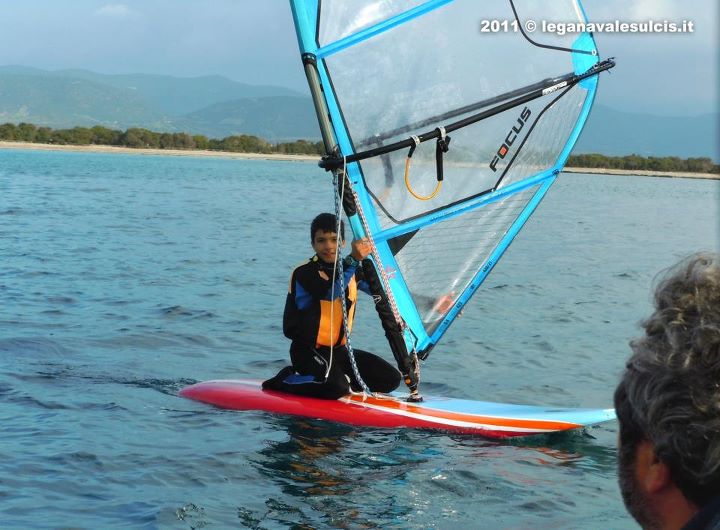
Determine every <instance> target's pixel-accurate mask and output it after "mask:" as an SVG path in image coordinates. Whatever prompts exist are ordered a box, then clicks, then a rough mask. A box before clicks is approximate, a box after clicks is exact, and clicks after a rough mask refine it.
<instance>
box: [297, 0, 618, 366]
mask: <svg viewBox="0 0 720 530" xmlns="http://www.w3.org/2000/svg"><path fill="white" fill-rule="evenodd" d="M290 3H291V7H292V12H293V17H294V22H295V27H296V30H297V36H298V43H299V47H300V53H301V57H302V59H303V64H304V65H305V71H306V74H307V76H308V80H309V83H310V88H311V92H312V94H313V98H314V102H315V106H316V110H317V113H318V119H319V122H320V126H321V131H322V132H323V139H324V142H325V146H326V150H327V151H328V157H326V158H325V160H324V162H323V163H322V165H323V166H324V167H326V168H328V169H332V170H333V171H337V172H340V173H341V174H345V175H347V179H348V182H349V185H350V186H351V188H352V192H353V197H354V199H355V207H356V208H355V209H356V211H352V212H350V216H349V219H350V223H351V226H352V229H353V233H354V235H355V237H362V236H370V237H371V238H372V240H373V245H374V252H373V259H374V261H375V265H376V268H377V269H378V271H379V272H380V275H381V277H382V280H383V285H384V288H385V291H386V293H387V294H388V297H389V298H390V299H391V302H392V305H393V308H394V310H395V313H396V317H397V318H398V319H399V320H401V321H402V325H403V327H404V329H405V341H406V344H407V347H408V350H409V351H411V352H417V353H418V354H419V355H420V356H421V357H423V356H424V355H426V354H427V353H428V352H429V351H430V349H431V348H432V347H433V346H434V345H435V344H436V343H437V342H438V340H439V339H440V337H441V336H442V335H443V334H444V333H445V331H446V330H447V329H448V327H449V326H450V324H451V323H452V322H453V320H454V319H455V318H456V317H457V315H458V314H459V312H460V311H461V310H462V308H463V306H464V305H465V304H466V303H467V302H468V300H469V299H470V297H471V296H472V295H473V294H474V293H475V291H476V290H477V289H478V287H479V286H480V285H481V284H482V283H483V281H484V280H485V278H486V277H487V275H488V274H489V272H490V271H491V270H492V269H493V267H494V266H495V264H496V263H497V262H498V260H499V259H500V258H501V256H502V255H503V253H504V252H505V250H506V249H507V248H508V246H509V245H510V243H511V242H512V240H513V238H514V237H515V236H516V235H517V234H518V232H519V231H520V230H521V228H522V226H523V225H524V223H525V222H526V221H527V219H528V218H529V217H530V215H531V214H532V213H533V211H534V210H535V208H536V207H537V206H538V204H539V203H540V201H541V200H542V198H543V197H544V195H545V194H546V193H547V191H548V189H549V188H550V186H551V185H552V184H553V182H554V181H555V179H556V178H557V175H558V173H559V172H560V171H561V170H562V168H563V166H564V164H565V162H566V160H567V157H568V156H569V154H570V151H571V149H572V147H573V145H574V144H575V142H576V140H577V138H578V136H579V134H580V132H581V130H582V128H583V125H584V124H585V121H586V119H587V117H588V114H589V112H590V109H591V107H592V103H593V99H594V96H595V92H596V90H597V83H598V74H599V73H600V72H601V71H603V70H607V69H609V68H611V67H612V66H613V65H614V63H613V62H612V61H611V60H605V61H600V59H599V56H598V53H597V49H596V47H595V41H594V39H593V37H592V35H590V34H588V33H581V34H564V35H558V34H553V33H540V32H532V31H531V30H532V28H533V24H536V25H539V24H540V23H541V21H543V20H544V21H547V22H562V23H570V22H575V23H577V22H586V21H587V20H586V17H585V14H584V11H583V9H582V6H581V5H580V3H579V2H578V1H575V0H552V1H548V0H545V1H538V0H514V1H513V0H483V1H482V2H478V1H477V0H425V1H422V0H353V1H352V2H348V1H344V0H322V1H320V0H290Z"/></svg>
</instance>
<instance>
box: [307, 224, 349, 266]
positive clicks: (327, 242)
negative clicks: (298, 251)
mask: <svg viewBox="0 0 720 530" xmlns="http://www.w3.org/2000/svg"><path fill="white" fill-rule="evenodd" d="M338 243H339V244H340V248H342V247H343V245H344V244H345V242H344V241H342V240H340V241H338V235H337V233H336V232H326V231H325V230H317V231H316V232H315V235H314V236H313V241H312V248H313V250H314V251H315V253H316V254H317V256H318V258H320V259H321V260H322V261H324V262H325V263H327V264H330V265H332V264H333V263H335V253H336V252H337V246H338Z"/></svg>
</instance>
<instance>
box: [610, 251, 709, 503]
mask: <svg viewBox="0 0 720 530" xmlns="http://www.w3.org/2000/svg"><path fill="white" fill-rule="evenodd" d="M642 325H643V327H644V329H645V336H643V337H641V338H638V339H636V340H633V341H631V342H630V346H631V348H632V350H633V354H632V356H631V357H630V360H629V361H628V363H627V366H626V370H625V372H624V374H623V377H622V380H621V381H620V384H619V385H618V387H617V389H616V391H615V409H616V411H617V415H618V420H619V422H620V454H619V458H620V461H621V467H622V462H625V463H627V462H633V461H634V454H635V448H636V446H637V444H638V443H639V442H641V441H642V440H648V441H650V442H651V443H652V444H653V446H654V448H655V452H656V455H657V457H658V458H659V459H660V460H661V461H662V462H664V463H665V464H666V465H667V466H668V467H669V469H670V473H671V475H672V478H673V482H674V483H675V484H676V485H677V487H678V488H679V489H680V491H681V492H682V493H683V495H684V496H685V497H686V498H687V499H689V500H691V501H692V502H694V503H695V504H696V505H698V506H703V505H704V504H706V503H707V501H709V500H710V499H711V498H712V497H714V496H716V495H718V493H720V255H717V254H710V253H701V254H695V255H692V256H689V257H688V258H686V259H684V260H683V261H681V262H680V263H679V264H677V265H676V266H675V267H673V268H671V269H669V270H668V271H666V273H665V275H664V277H663V279H662V281H661V282H660V283H659V285H658V287H657V289H656V291H655V312H654V313H653V314H652V315H651V316H650V318H648V319H647V320H646V321H645V322H643V324H642Z"/></svg>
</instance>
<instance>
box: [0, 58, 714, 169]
mask: <svg viewBox="0 0 720 530" xmlns="http://www.w3.org/2000/svg"><path fill="white" fill-rule="evenodd" d="M719 121H720V120H719V116H718V114H705V115H701V116H688V117H671V116H659V115H649V114H640V113H638V114H633V113H629V112H622V111H619V110H616V109H612V108H610V107H605V106H603V105H596V106H595V107H594V108H593V111H592V113H591V115H590V118H589V119H588V122H587V125H586V127H585V130H584V131H583V134H582V135H581V137H580V139H579V141H578V143H577V145H576V147H575V149H574V151H573V152H574V153H577V154H579V153H591V152H593V153H601V154H604V155H609V156H619V155H627V154H632V153H635V154H638V155H643V156H678V157H680V158H689V157H710V158H712V159H714V160H715V161H716V162H717V161H718V160H720V147H718V146H719V145H720V141H719V139H718V122H719ZM5 122H11V123H20V122H27V123H33V124H35V125H44V126H48V127H53V128H71V127H75V126H93V125H103V126H105V127H110V128H115V129H122V130H124V129H127V128H130V127H144V128H147V129H150V130H153V131H158V132H173V131H185V132H189V133H191V134H203V135H205V136H208V137H210V138H224V137H226V136H231V135H237V134H251V135H255V136H259V137H261V138H265V139H266V140H269V141H271V142H279V141H288V140H296V139H307V140H313V141H316V140H318V139H319V138H320V132H319V130H318V126H317V120H316V118H315V112H314V107H313V105H312V101H311V99H310V97H309V96H308V95H306V94H303V93H301V92H297V91H294V90H292V89H289V88H284V87H278V86H271V85H251V84H246V83H239V82H237V81H232V80H230V79H228V78H225V77H222V76H204V77H193V78H181V77H173V76H167V75H151V74H122V75H108V74H99V73H96V72H91V71H88V70H79V69H73V70H59V71H47V70H40V69H37V68H30V67H25V66H0V123H5Z"/></svg>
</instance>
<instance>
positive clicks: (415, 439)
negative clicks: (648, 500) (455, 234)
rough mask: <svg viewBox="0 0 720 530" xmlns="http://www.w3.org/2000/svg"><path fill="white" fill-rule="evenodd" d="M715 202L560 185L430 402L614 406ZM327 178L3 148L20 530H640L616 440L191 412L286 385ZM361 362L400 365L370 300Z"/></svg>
mask: <svg viewBox="0 0 720 530" xmlns="http://www.w3.org/2000/svg"><path fill="white" fill-rule="evenodd" d="M719 203H720V183H719V182H717V181H704V180H689V179H657V178H641V177H624V176H590V175H563V176H562V177H561V178H560V180H559V181H558V183H557V184H556V186H555V187H554V188H553V189H552V190H551V192H550V194H549V195H548V196H547V198H546V199H545V200H544V201H543V204H542V205H541V207H540V209H539V210H538V212H537V214H536V215H535V216H534V217H533V218H532V219H531V220H530V222H529V223H528V226H527V227H526V229H525V230H523V232H522V233H521V234H520V235H519V236H518V238H517V240H516V241H515V243H514V244H513V246H512V247H511V248H510V250H509V251H508V253H507V255H506V257H505V259H504V260H503V261H502V262H501V263H500V265H498V267H496V269H495V271H494V272H493V274H492V275H491V276H490V278H489V279H488V281H487V282H486V284H485V285H484V286H483V287H482V288H481V289H480V290H479V291H478V294H477V296H476V297H475V298H474V299H473V301H472V302H471V303H470V304H469V306H468V307H467V309H466V310H465V312H464V315H463V316H462V318H460V319H459V320H458V322H456V324H455V325H454V326H453V327H452V328H451V329H450V331H449V332H448V333H447V335H446V337H445V340H444V341H443V342H442V343H441V345H440V346H438V347H437V348H436V349H435V350H434V352H433V354H432V355H431V357H430V359H429V360H428V361H427V362H426V363H425V364H424V366H423V388H424V391H425V392H426V393H435V394H443V395H451V396H456V397H468V398H474V399H483V400H497V401H506V402H517V403H536V404H548V405H558V406H588V407H598V406H608V405H609V404H610V403H611V397H612V391H613V389H614V385H615V382H616V380H617V376H618V374H619V372H620V370H621V368H622V366H623V361H624V359H625V358H626V357H627V355H628V347H627V342H628V340H629V339H630V338H631V337H632V336H634V335H636V334H637V333H638V328H637V322H638V321H639V320H640V319H641V318H642V317H643V316H646V315H647V314H648V312H649V308H650V302H649V293H650V285H651V282H652V279H653V277H654V276H655V274H656V273H657V272H658V271H659V270H660V269H662V268H664V267H667V266H669V265H671V264H672V263H674V262H675V261H677V259H678V258H679V257H681V256H683V255H685V254H687V253H689V252H691V251H695V250H699V249H711V250H718V249H720V233H719V232H720V228H719V223H718V218H719V212H718V204H719ZM332 209H333V202H332V195H331V185H330V182H329V177H328V176H327V175H326V174H324V172H322V171H321V170H319V169H318V168H317V167H316V165H315V164H314V163H292V162H269V161H237V160H222V159H202V158H184V157H183V158H180V157H177V158H173V157H161V156H139V155H100V154H82V153H51V152H32V151H1V152H0V255H1V256H2V266H0V296H1V297H2V298H1V299H2V304H0V402H1V403H2V406H1V407H0V422H1V424H2V430H1V431H0V432H1V433H2V434H1V436H2V444H0V521H1V523H0V526H2V527H3V528H111V527H119V526H124V527H128V528H203V527H209V528H242V527H245V528H512V529H514V528H534V529H542V528H598V529H605V528H634V527H635V525H634V524H633V523H632V521H630V520H629V519H628V517H627V516H626V515H625V511H624V508H623V506H622V501H621V500H620V497H619V493H618V491H617V487H616V484H615V449H614V444H615V435H616V425H615V424H613V423H610V424H606V425H604V426H601V427H597V428H594V429H590V430H589V431H587V432H585V433H581V432H579V433H573V434H564V435H554V436H542V437H536V438H532V439H526V440H522V441H515V442H512V443H497V442H493V441H488V440H483V439H479V438H474V437H469V436H457V435H448V434H443V433H436V432H422V431H402V432H395V431H391V430H383V429H357V428H351V427H346V426H340V425H335V424H327V423H322V422H318V421H307V420H297V419H289V418H283V417H276V416H271V415H267V414H262V413H255V412H250V413H239V412H230V411H222V410H218V409H214V408H211V407H208V406H204V405H201V404H198V403H194V402H190V401H186V400H184V399H182V398H179V397H177V391H178V390H179V389H180V388H182V387H183V386H184V385H186V384H189V383H192V382H195V381H199V380H204V379H210V378H234V377H245V378H250V377H251V378H257V379H260V378H263V377H265V376H268V375H270V374H273V373H274V372H275V371H276V370H277V369H278V368H280V367H281V366H283V365H284V364H285V359H286V356H287V354H286V351H287V344H286V341H285V339H284V338H283V337H282V333H281V313H282V307H283V303H284V298H285V292H286V288H287V280H288V277H289V273H290V271H291V269H292V267H293V266H294V265H296V264H298V263H300V262H301V261H302V260H303V259H305V258H306V257H308V256H309V255H310V254H311V249H310V246H309V235H308V223H309V221H310V220H311V219H312V217H313V216H314V214H315V213H317V212H319V211H323V210H332ZM359 313H360V316H359V317H358V318H359V321H358V325H357V327H356V331H355V335H354V343H355V344H356V345H359V346H363V347H365V348H367V349H373V350H375V351H377V352H380V353H382V354H383V355H385V356H386V357H388V358H389V357H390V356H389V355H388V354H387V351H386V347H385V344H384V337H383V336H382V332H381V331H379V329H378V328H379V326H378V324H377V322H376V317H375V315H374V311H373V310H372V309H371V303H370V302H368V301H367V300H364V301H363V302H362V303H361V305H360V309H359Z"/></svg>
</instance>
